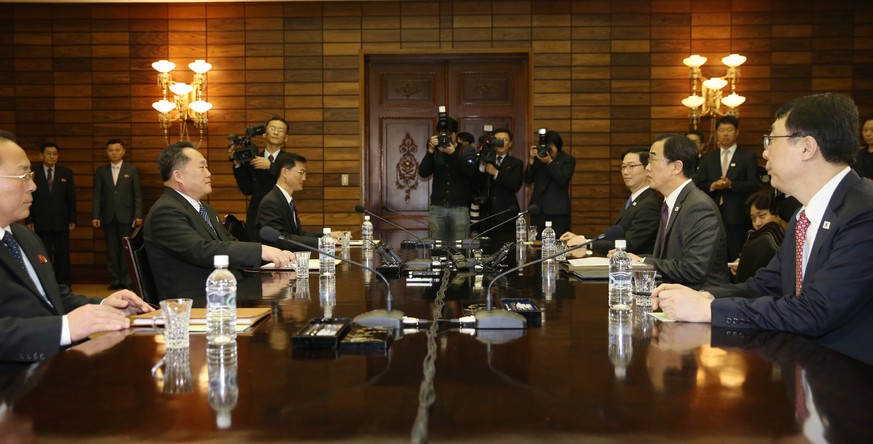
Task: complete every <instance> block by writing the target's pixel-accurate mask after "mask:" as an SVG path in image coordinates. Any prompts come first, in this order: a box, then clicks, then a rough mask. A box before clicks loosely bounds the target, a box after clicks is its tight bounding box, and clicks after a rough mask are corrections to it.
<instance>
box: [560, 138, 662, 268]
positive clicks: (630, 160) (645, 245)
mask: <svg viewBox="0 0 873 444" xmlns="http://www.w3.org/2000/svg"><path fill="white" fill-rule="evenodd" d="M648 164H649V148H648V147H644V146H636V147H631V148H628V149H627V150H625V152H624V153H622V156H621V178H622V179H623V180H624V184H625V186H627V188H628V190H630V192H631V196H630V197H629V198H628V200H627V203H625V206H624V208H622V210H621V212H620V213H618V219H616V221H615V225H620V226H621V227H622V228H624V239H625V240H626V241H627V251H628V252H629V253H635V254H638V255H642V254H649V253H651V252H652V251H653V250H654V248H655V237H657V234H658V223H659V221H660V215H659V212H660V209H661V201H662V199H661V196H660V195H658V193H657V192H655V190H653V189H651V188H650V187H649V181H648V179H647V178H646V165H648ZM561 240H564V241H567V245H568V246H571V247H572V246H575V245H579V244H582V243H585V242H587V239H585V236H577V235H575V234H573V233H571V232H569V231H568V232H566V233H564V234H563V235H562V236H561ZM614 245H615V241H614V240H608V239H601V240H598V241H594V242H593V243H592V244H591V249H592V250H593V251H594V252H595V253H597V254H599V255H602V256H606V254H607V253H609V250H612V248H613V246H614ZM585 250H586V248H584V247H583V248H580V249H578V250H573V252H571V253H570V254H571V255H573V256H585V253H586V251H585ZM577 252H578V253H577Z"/></svg>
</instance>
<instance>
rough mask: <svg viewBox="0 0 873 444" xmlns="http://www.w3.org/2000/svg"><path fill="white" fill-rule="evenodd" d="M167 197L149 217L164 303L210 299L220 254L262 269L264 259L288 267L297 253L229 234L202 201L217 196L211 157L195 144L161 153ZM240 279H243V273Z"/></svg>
mask: <svg viewBox="0 0 873 444" xmlns="http://www.w3.org/2000/svg"><path fill="white" fill-rule="evenodd" d="M158 170H159V171H160V173H161V178H162V179H163V180H164V187H165V188H164V193H163V194H162V195H161V197H159V198H158V200H157V202H155V205H154V206H152V208H151V210H149V214H148V217H146V222H145V227H144V228H143V229H144V230H145V231H144V233H143V238H144V241H145V249H146V254H147V255H148V259H149V265H150V266H151V269H152V274H153V275H154V279H155V287H156V288H157V291H158V298H159V299H167V298H171V297H190V298H195V302H198V303H202V302H203V301H205V297H206V290H205V288H206V278H207V277H208V276H209V274H210V273H212V270H213V269H214V266H213V259H214V257H215V255H228V256H229V257H230V268H232V269H233V268H235V269H240V268H258V267H259V266H260V265H261V260H262V259H263V260H265V261H267V262H273V263H275V264H276V265H277V266H278V267H286V266H288V265H289V264H291V263H293V262H294V255H293V254H292V253H291V252H288V251H284V250H279V249H277V248H273V247H270V246H267V245H261V244H260V243H257V242H240V241H238V240H237V239H236V238H234V237H233V236H231V235H230V233H228V232H227V229H225V228H224V225H222V223H221V221H220V220H219V219H218V214H217V213H216V212H215V210H214V209H212V207H210V206H208V205H206V204H205V203H203V202H201V201H200V200H201V199H203V198H205V197H206V196H207V195H209V193H211V192H212V179H211V178H212V175H211V174H210V173H209V169H208V167H207V164H206V158H205V157H203V155H202V154H200V152H199V151H197V150H196V149H194V145H192V144H191V142H178V143H175V144H173V145H170V146H168V147H166V148H164V149H163V150H162V151H161V153H160V154H159V155H158ZM235 274H237V275H238V276H237V278H240V277H241V276H240V275H239V273H237V272H235Z"/></svg>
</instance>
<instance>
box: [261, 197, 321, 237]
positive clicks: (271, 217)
mask: <svg viewBox="0 0 873 444" xmlns="http://www.w3.org/2000/svg"><path fill="white" fill-rule="evenodd" d="M295 216H296V215H295V214H293V213H292V212H291V206H290V205H288V201H287V200H285V195H284V194H282V190H280V189H279V186H278V185H276V186H274V187H273V189H272V190H271V191H270V192H269V193H267V195H266V196H264V198H263V199H262V200H261V206H260V207H259V208H258V231H260V230H261V228H263V227H271V228H273V229H275V230H276V231H278V232H279V233H281V234H282V236H283V237H285V238H288V239H292V240H295V241H297V242H300V243H302V244H305V245H309V246H310V247H312V248H318V238H319V237H321V233H307V232H305V231H303V227H302V226H301V225H300V218H299V217H295ZM269 245H272V246H274V247H276V248H281V249H283V250H287V249H289V248H291V247H294V248H292V249H291V251H306V249H305V248H302V247H295V246H293V245H286V244H284V243H283V244H279V243H276V244H269Z"/></svg>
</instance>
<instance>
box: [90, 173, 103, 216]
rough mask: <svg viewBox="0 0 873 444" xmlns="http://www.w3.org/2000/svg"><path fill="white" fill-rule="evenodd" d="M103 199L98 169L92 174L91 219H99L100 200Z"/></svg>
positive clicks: (101, 182)
mask: <svg viewBox="0 0 873 444" xmlns="http://www.w3.org/2000/svg"><path fill="white" fill-rule="evenodd" d="M102 198H103V181H102V180H101V179H100V168H97V171H96V172H95V173H94V192H93V193H92V197H91V200H92V206H91V216H92V217H91V218H92V219H100V206H101V199H102Z"/></svg>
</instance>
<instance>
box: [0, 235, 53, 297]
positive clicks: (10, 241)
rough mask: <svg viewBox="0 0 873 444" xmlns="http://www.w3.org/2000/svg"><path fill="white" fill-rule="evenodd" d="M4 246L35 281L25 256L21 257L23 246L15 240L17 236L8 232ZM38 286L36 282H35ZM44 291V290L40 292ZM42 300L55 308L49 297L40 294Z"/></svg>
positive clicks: (4, 239)
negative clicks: (25, 261)
mask: <svg viewBox="0 0 873 444" xmlns="http://www.w3.org/2000/svg"><path fill="white" fill-rule="evenodd" d="M3 244H4V245H6V248H7V249H8V250H9V252H10V253H12V257H14V258H15V259H16V260H17V261H18V265H20V266H21V269H22V270H24V274H25V275H26V276H28V277H29V278H30V279H31V282H32V281H33V277H32V276H31V275H30V272H29V271H27V267H26V266H25V265H24V256H22V255H21V244H19V243H18V240H17V239H15V236H13V235H12V232H11V231H9V230H6V234H4V235H3ZM34 284H36V282H34ZM35 286H36V288H37V289H40V288H41V286H40V285H35ZM40 291H43V290H40ZM39 297H40V300H41V301H43V302H45V303H47V304H48V305H49V306H50V307H54V305H52V303H51V302H50V301H49V300H48V297H47V296H45V295H44V294H42V293H40V294H39Z"/></svg>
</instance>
